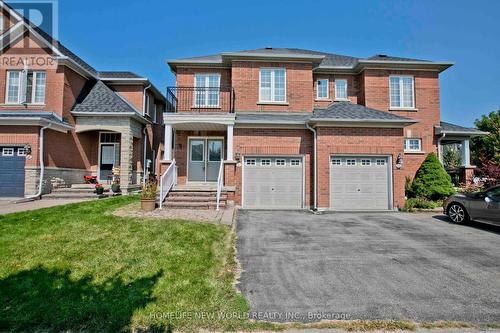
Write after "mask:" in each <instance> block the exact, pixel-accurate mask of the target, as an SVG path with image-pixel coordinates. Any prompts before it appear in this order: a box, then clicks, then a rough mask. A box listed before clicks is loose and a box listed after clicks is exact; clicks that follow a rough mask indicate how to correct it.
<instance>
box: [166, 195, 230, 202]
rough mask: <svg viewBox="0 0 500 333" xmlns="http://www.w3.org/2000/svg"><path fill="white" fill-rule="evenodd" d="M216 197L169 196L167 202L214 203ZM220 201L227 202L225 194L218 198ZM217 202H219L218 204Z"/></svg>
mask: <svg viewBox="0 0 500 333" xmlns="http://www.w3.org/2000/svg"><path fill="white" fill-rule="evenodd" d="M216 200H217V196H215V195H214V196H187V195H177V196H169V197H168V198H167V201H179V202H183V201H189V202H207V201H209V202H212V201H213V202H216ZM220 201H227V194H224V195H222V194H221V196H220ZM220 201H219V202H220Z"/></svg>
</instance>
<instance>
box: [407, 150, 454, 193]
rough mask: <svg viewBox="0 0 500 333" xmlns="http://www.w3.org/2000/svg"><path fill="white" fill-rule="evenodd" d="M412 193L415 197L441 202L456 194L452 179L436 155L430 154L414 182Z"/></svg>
mask: <svg viewBox="0 0 500 333" xmlns="http://www.w3.org/2000/svg"><path fill="white" fill-rule="evenodd" d="M412 191H413V194H414V196H415V197H417V198H425V199H428V200H441V199H444V198H446V197H448V196H450V195H452V194H453V193H455V190H454V189H453V184H452V183H451V177H450V175H448V173H446V171H445V170H444V168H443V166H442V165H441V162H439V160H438V158H437V157H436V154H434V153H430V154H429V155H427V158H426V159H425V160H424V161H423V162H422V165H421V166H420V168H419V169H418V171H417V174H416V176H415V179H414V180H413V185H412Z"/></svg>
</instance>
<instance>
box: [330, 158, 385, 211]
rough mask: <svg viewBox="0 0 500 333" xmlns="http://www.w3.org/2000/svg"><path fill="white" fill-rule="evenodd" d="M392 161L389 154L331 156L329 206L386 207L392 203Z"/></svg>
mask: <svg viewBox="0 0 500 333" xmlns="http://www.w3.org/2000/svg"><path fill="white" fill-rule="evenodd" d="M389 170H390V164H389V159H388V158H387V157H373V156H356V157H350V156H332V157H331V159H330V208H331V209H333V210H387V209H390V208H391V204H390V191H391V189H390V177H389V174H390V173H389Z"/></svg>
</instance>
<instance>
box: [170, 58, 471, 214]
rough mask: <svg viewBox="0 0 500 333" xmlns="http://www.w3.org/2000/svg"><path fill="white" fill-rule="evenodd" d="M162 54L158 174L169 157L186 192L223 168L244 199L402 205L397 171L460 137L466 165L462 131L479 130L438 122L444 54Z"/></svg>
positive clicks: (274, 204) (412, 168)
mask: <svg viewBox="0 0 500 333" xmlns="http://www.w3.org/2000/svg"><path fill="white" fill-rule="evenodd" d="M168 64H169V66H170V69H171V70H172V71H173V73H174V74H175V75H176V87H172V88H169V89H168V91H167V101H168V102H169V103H168V105H169V108H168V110H167V111H168V112H166V113H165V116H164V122H165V139H164V141H165V155H164V157H163V159H164V160H163V161H162V172H164V171H165V170H166V169H167V167H169V166H170V165H171V164H172V161H173V160H175V165H176V166H177V183H178V184H179V185H182V184H188V185H191V188H194V189H195V190H196V187H195V186H194V185H195V184H205V183H212V184H214V182H216V181H217V179H218V174H219V168H220V167H221V166H223V176H224V185H225V190H226V191H227V192H228V195H229V198H232V199H234V200H235V201H236V203H240V204H241V205H242V206H243V207H244V208H287V209H293V208H297V209H301V208H316V207H317V208H318V209H322V210H388V209H389V210H390V209H395V208H397V207H402V206H404V204H405V192H404V191H405V178H406V177H410V178H413V177H414V175H415V173H416V171H417V169H418V168H419V166H420V164H421V163H422V161H423V160H424V159H425V157H426V155H427V154H428V153H431V152H434V153H439V150H440V149H438V146H439V145H440V144H442V143H443V142H444V140H449V139H451V140H460V142H463V144H464V147H466V148H467V149H464V152H465V153H464V155H465V156H464V159H463V160H464V163H465V165H464V167H465V168H469V167H470V164H469V157H468V154H469V152H468V139H469V138H470V137H471V136H474V135H478V134H480V132H479V131H477V130H475V129H469V128H463V127H460V126H456V125H452V124H448V123H443V122H441V121H440V106H439V74H440V73H441V72H442V71H444V70H446V69H447V68H449V67H450V66H452V63H449V62H432V61H425V60H416V59H407V58H398V57H391V56H386V55H376V56H373V57H370V58H367V59H362V58H355V57H349V56H341V55H335V54H329V53H323V52H316V51H309V50H300V49H288V48H263V49H257V50H251V51H241V52H227V53H220V54H216V55H211V56H202V57H194V58H186V59H179V60H172V61H169V62H168ZM315 156H316V157H315ZM221 160H223V164H221V163H220V161H221ZM178 187H179V186H178ZM185 188H188V187H185ZM167 202H168V198H167Z"/></svg>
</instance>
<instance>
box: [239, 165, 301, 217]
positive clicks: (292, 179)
mask: <svg viewBox="0 0 500 333" xmlns="http://www.w3.org/2000/svg"><path fill="white" fill-rule="evenodd" d="M244 163H245V165H244V170H243V207H244V208H264V209H265V208H268V209H300V208H302V206H303V205H302V197H303V195H302V193H303V187H302V182H303V174H304V171H303V168H304V165H303V164H304V163H303V161H302V157H267V156H266V157H264V156H256V157H245V161H244Z"/></svg>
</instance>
